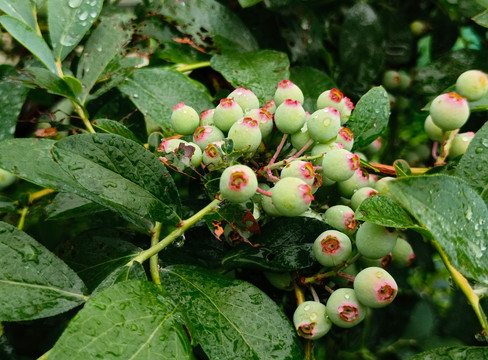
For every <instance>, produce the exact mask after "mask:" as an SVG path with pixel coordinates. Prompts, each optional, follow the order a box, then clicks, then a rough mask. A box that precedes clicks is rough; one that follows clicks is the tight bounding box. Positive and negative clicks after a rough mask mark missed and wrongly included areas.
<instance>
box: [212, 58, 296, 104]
mask: <svg viewBox="0 0 488 360" xmlns="http://www.w3.org/2000/svg"><path fill="white" fill-rule="evenodd" d="M210 64H211V66H212V68H213V69H214V70H216V71H218V72H220V73H221V74H222V75H223V76H224V77H225V79H226V80H227V81H228V82H230V83H231V84H232V86H234V87H235V88H238V87H243V88H246V89H250V90H252V91H253V92H254V93H255V94H256V96H257V97H258V98H259V101H260V103H261V105H263V104H264V102H266V101H269V100H271V99H272V98H273V95H274V93H275V91H276V87H277V86H278V83H279V82H280V81H281V80H283V79H288V78H289V77H290V73H289V67H290V62H289V60H288V56H287V55H286V54H285V53H282V52H279V51H274V50H259V51H253V52H247V53H225V54H222V55H214V56H213V57H212V59H211V60H210Z"/></svg>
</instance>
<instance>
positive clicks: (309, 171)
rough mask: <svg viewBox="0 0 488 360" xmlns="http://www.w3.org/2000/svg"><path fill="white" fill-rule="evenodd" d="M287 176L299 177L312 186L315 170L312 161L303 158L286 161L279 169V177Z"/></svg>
mask: <svg viewBox="0 0 488 360" xmlns="http://www.w3.org/2000/svg"><path fill="white" fill-rule="evenodd" d="M289 176H292V177H296V178H299V179H301V180H303V181H305V182H306V183H307V184H308V185H310V186H312V185H313V183H314V181H315V170H314V168H313V165H312V163H310V162H307V161H303V160H295V161H292V162H290V163H288V164H287V165H286V166H285V167H284V168H283V169H282V170H281V174H280V177H281V178H282V179H283V178H285V177H289Z"/></svg>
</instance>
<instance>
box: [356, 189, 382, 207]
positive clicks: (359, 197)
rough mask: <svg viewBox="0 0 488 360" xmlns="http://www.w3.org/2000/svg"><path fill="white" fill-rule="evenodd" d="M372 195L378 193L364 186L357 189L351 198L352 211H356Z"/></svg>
mask: <svg viewBox="0 0 488 360" xmlns="http://www.w3.org/2000/svg"><path fill="white" fill-rule="evenodd" d="M373 195H378V191H377V190H376V189H373V188H372V187H369V186H366V187H363V188H361V189H359V190H358V191H356V192H355V193H354V194H353V195H352V197H351V208H352V209H353V210H357V208H358V207H359V206H360V205H361V203H362V202H363V201H364V200H365V199H367V198H369V197H371V196H373Z"/></svg>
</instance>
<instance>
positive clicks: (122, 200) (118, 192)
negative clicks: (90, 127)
mask: <svg viewBox="0 0 488 360" xmlns="http://www.w3.org/2000/svg"><path fill="white" fill-rule="evenodd" d="M52 153H53V156H54V159H55V161H56V162H57V163H58V164H59V165H60V166H61V167H62V168H63V169H64V170H65V171H66V172H67V173H68V174H69V175H70V176H71V177H73V179H74V180H75V181H76V183H77V186H78V187H79V188H81V189H83V191H85V192H87V193H88V194H90V198H89V199H90V200H93V201H95V202H97V203H99V204H101V205H103V206H105V207H106V208H108V209H110V210H112V211H114V212H116V213H118V214H119V215H120V216H122V217H123V218H125V219H126V220H128V221H131V222H132V223H134V224H136V225H139V226H143V225H145V227H146V228H147V229H150V228H152V226H153V225H152V223H153V222H155V221H166V222H168V225H169V224H171V223H172V224H174V225H176V224H177V223H178V222H179V221H180V217H179V216H178V212H179V196H178V191H177V189H176V186H175V184H174V182H173V179H172V177H171V175H170V174H169V173H168V171H167V170H166V167H165V166H164V165H163V164H162V163H161V161H159V160H158V159H157V158H156V157H155V156H154V155H153V154H151V153H150V152H149V151H147V150H146V149H145V148H144V147H143V146H141V145H139V144H137V143H135V142H133V141H131V140H128V139H125V138H123V137H121V136H117V135H111V134H85V135H74V136H70V137H67V138H65V139H63V140H60V141H58V142H57V143H56V144H55V145H54V147H53V150H52Z"/></svg>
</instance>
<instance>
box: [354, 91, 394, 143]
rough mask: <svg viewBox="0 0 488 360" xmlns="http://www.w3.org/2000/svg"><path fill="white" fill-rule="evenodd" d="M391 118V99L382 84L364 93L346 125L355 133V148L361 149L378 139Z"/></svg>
mask: <svg viewBox="0 0 488 360" xmlns="http://www.w3.org/2000/svg"><path fill="white" fill-rule="evenodd" d="M389 118H390V99H389V97H388V93H387V92H386V90H385V89H384V88H383V87H382V86H377V87H374V88H372V89H371V90H369V91H368V92H367V93H366V94H364V95H363V96H362V97H361V99H359V101H358V103H357V104H356V107H355V109H354V110H353V112H352V114H351V117H350V118H349V121H348V122H347V125H346V126H347V127H348V128H349V129H351V131H352V132H353V134H354V147H353V149H355V150H356V149H361V148H363V147H365V146H366V145H369V144H371V143H372V142H373V141H374V140H376V138H377V137H378V136H379V135H380V134H381V133H382V132H383V130H384V129H385V128H386V127H387V125H388V120H389Z"/></svg>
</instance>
